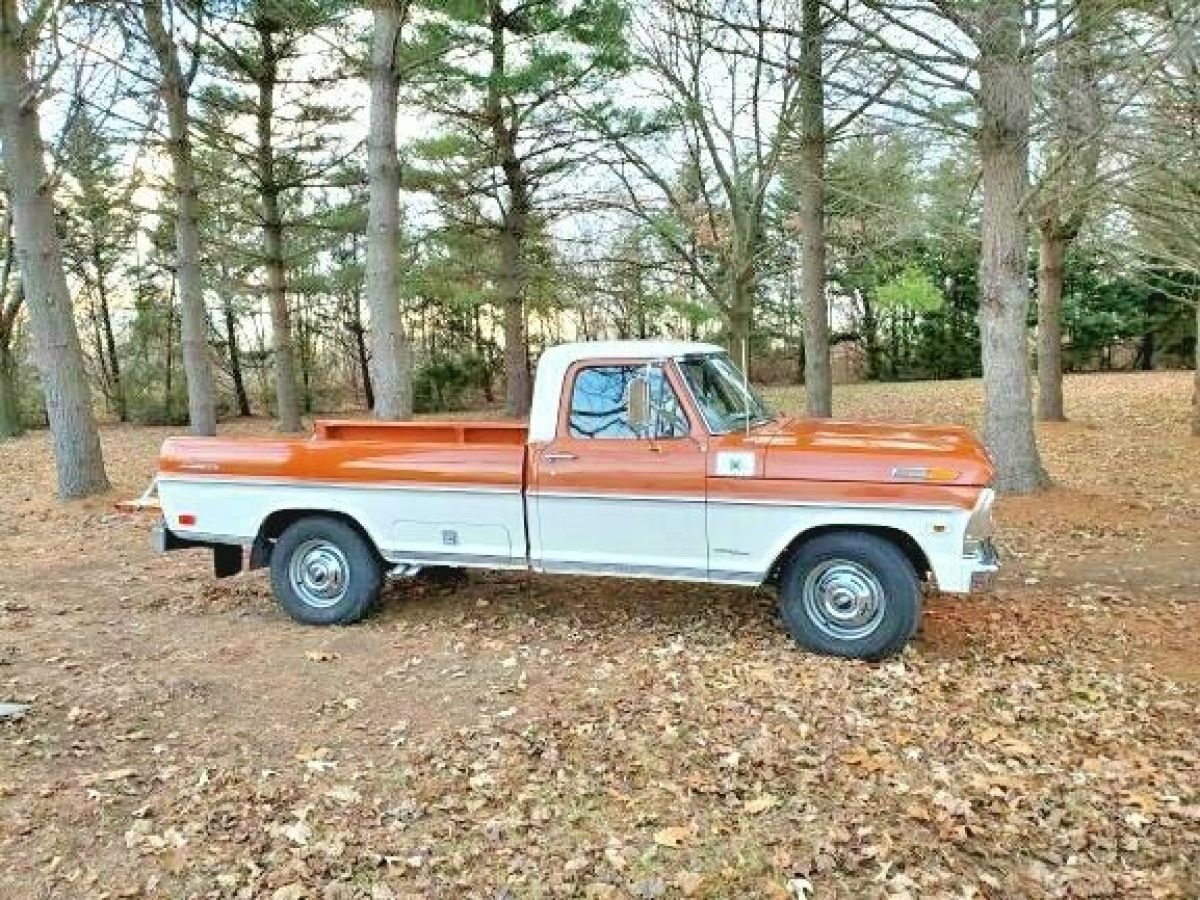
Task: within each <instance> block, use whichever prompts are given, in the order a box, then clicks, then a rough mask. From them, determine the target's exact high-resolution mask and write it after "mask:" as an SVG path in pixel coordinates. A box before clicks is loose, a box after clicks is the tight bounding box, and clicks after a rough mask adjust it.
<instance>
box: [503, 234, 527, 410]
mask: <svg viewBox="0 0 1200 900" xmlns="http://www.w3.org/2000/svg"><path fill="white" fill-rule="evenodd" d="M519 227H520V226H514V225H511V224H509V223H508V221H507V217H506V223H505V227H504V230H503V231H501V232H500V277H499V293H500V305H501V307H502V308H503V310H504V409H505V412H507V413H508V414H509V415H510V416H524V415H527V414H528V413H529V404H530V400H531V397H532V390H531V388H532V385H531V384H530V380H529V350H528V346H527V344H526V337H525V301H524V291H525V260H524V257H523V254H522V248H521V237H520V234H521V232H520V231H519V230H518V229H519Z"/></svg>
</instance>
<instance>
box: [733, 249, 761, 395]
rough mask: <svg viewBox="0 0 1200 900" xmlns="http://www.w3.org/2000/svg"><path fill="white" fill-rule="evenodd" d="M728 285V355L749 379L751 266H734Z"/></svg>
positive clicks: (752, 291) (752, 295) (751, 318)
mask: <svg viewBox="0 0 1200 900" xmlns="http://www.w3.org/2000/svg"><path fill="white" fill-rule="evenodd" d="M735 269H736V271H735V273H734V276H733V278H732V279H731V284H730V298H729V354H730V356H731V357H732V358H733V361H734V363H735V364H736V365H738V366H740V367H743V368H744V369H745V373H744V374H745V375H746V377H747V378H749V377H750V357H751V352H750V350H751V347H750V339H751V336H752V335H753V332H754V282H755V273H754V268H753V265H752V264H749V265H736V266H735Z"/></svg>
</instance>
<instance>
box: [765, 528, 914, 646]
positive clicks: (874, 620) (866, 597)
mask: <svg viewBox="0 0 1200 900" xmlns="http://www.w3.org/2000/svg"><path fill="white" fill-rule="evenodd" d="M779 610H780V615H781V616H782V617H783V621H784V624H785V625H786V626H787V629H788V631H789V632H790V633H791V635H792V637H793V638H794V639H795V640H796V642H797V643H798V644H800V645H801V646H803V647H805V648H807V649H809V650H812V651H813V652H815V653H822V654H825V655H828V656H844V657H848V658H851V659H866V660H878V659H883V658H885V657H888V656H894V655H895V654H897V653H899V652H900V651H901V650H903V649H904V646H905V645H906V644H907V643H908V641H909V640H910V639H911V638H912V636H913V635H914V634H916V631H917V626H918V625H919V624H920V622H921V586H920V582H919V581H918V579H917V573H916V571H915V570H914V569H913V565H912V563H911V562H910V561H909V559H908V557H907V556H906V555H905V554H904V553H903V551H901V550H900V548H898V547H897V546H896V545H895V544H893V543H891V542H890V541H888V540H886V539H884V538H881V537H878V536H877V535H874V534H867V533H865V532H861V531H844V532H834V533H832V534H824V535H820V536H819V537H815V538H813V539H812V540H810V541H806V542H805V543H803V544H801V545H800V547H799V548H798V549H797V550H796V551H795V553H793V554H792V557H791V559H790V560H788V562H787V564H786V565H785V566H784V570H783V573H782V577H781V578H780V585H779Z"/></svg>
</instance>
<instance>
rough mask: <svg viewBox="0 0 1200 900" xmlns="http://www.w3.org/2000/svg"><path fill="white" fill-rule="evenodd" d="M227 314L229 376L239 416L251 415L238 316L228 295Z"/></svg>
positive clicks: (226, 340) (226, 299)
mask: <svg viewBox="0 0 1200 900" xmlns="http://www.w3.org/2000/svg"><path fill="white" fill-rule="evenodd" d="M222 308H223V312H224V314H225V346H226V347H227V348H228V353H229V374H230V377H232V379H233V396H234V400H235V401H236V402H237V408H238V415H239V416H243V417H246V416H249V415H250V397H249V395H247V394H246V379H245V377H244V376H243V375H242V351H241V348H240V347H239V346H238V336H237V315H236V314H235V311H234V309H233V298H232V297H230V296H229V294H228V293H226V294H225V297H224V299H223V300H222Z"/></svg>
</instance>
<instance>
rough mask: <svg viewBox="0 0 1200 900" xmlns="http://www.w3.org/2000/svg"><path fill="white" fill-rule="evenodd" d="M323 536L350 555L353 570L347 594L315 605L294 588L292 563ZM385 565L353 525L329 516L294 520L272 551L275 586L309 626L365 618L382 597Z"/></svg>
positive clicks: (283, 600)
mask: <svg viewBox="0 0 1200 900" xmlns="http://www.w3.org/2000/svg"><path fill="white" fill-rule="evenodd" d="M313 539H320V540H324V541H328V542H329V543H331V544H333V545H335V546H336V547H337V548H338V549H339V550H341V551H342V553H343V554H345V556H346V562H347V564H348V565H349V568H350V572H349V578H348V580H347V586H346V595H345V596H344V597H342V599H341V600H339V601H338V602H337V603H336V604H334V605H333V606H328V607H317V606H312V605H310V604H308V603H306V602H305V601H304V599H303V598H302V597H300V596H299V595H298V594H297V593H296V592H295V590H294V589H293V588H292V584H291V580H290V579H289V578H288V565H289V563H290V561H291V557H292V554H293V553H295V551H296V549H297V548H298V547H299V546H300V545H301V544H303V543H304V542H305V541H309V540H313ZM382 584H383V564H382V561H381V560H380V558H379V555H378V554H377V553H376V552H375V549H374V548H373V547H372V546H371V545H370V544H369V543H368V542H367V540H366V539H365V538H364V537H363V536H362V535H361V534H359V533H358V531H357V530H356V529H355V528H353V527H352V526H350V525H348V524H346V523H345V522H342V521H340V520H338V519H333V518H329V517H328V516H312V517H309V518H304V519H300V520H298V521H296V522H293V523H292V524H291V525H289V526H288V527H287V528H286V529H284V532H283V534H281V535H280V536H279V540H277V541H276V542H275V546H274V548H273V549H272V550H271V587H272V589H273V590H274V592H275V599H276V600H278V601H279V605H280V606H281V607H283V610H284V612H286V613H287V614H288V615H289V616H291V617H292V618H293V619H295V620H296V621H297V622H302V623H304V624H305V625H349V624H350V623H352V622H357V621H359V620H360V619H362V618H363V617H364V616H365V615H366V614H367V613H368V612H370V610H371V607H372V606H373V605H374V604H375V601H376V600H377V599H378V597H379V590H380V587H381V586H382Z"/></svg>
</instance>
